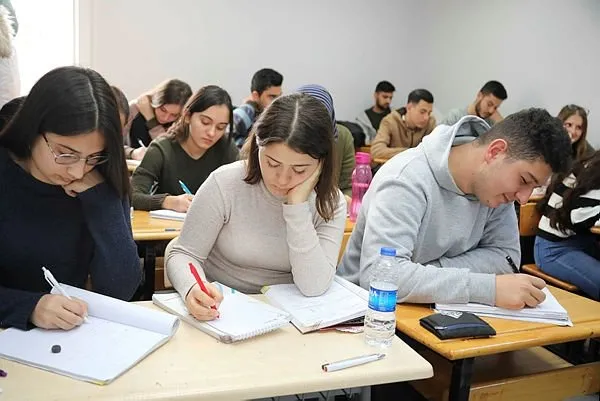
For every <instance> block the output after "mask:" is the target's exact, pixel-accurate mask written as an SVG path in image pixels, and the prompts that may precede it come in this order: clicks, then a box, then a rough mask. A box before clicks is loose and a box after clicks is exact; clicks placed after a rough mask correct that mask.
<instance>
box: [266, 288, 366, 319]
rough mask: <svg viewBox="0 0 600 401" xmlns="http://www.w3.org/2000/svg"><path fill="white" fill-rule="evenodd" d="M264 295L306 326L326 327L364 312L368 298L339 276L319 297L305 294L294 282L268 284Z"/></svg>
mask: <svg viewBox="0 0 600 401" xmlns="http://www.w3.org/2000/svg"><path fill="white" fill-rule="evenodd" d="M265 295H266V296H267V297H268V298H269V299H270V300H273V302H274V303H275V304H277V305H279V306H280V307H281V308H283V309H284V310H286V311H288V312H289V313H290V314H291V315H292V316H293V318H294V320H296V321H298V322H299V323H300V325H302V326H303V327H315V328H317V327H316V326H320V327H325V326H328V325H331V324H335V323H339V322H343V321H345V320H348V319H351V318H354V317H358V316H361V314H363V315H364V314H365V313H366V311H367V301H366V300H365V299H363V298H361V297H360V296H357V295H356V294H355V293H354V292H352V291H350V290H348V289H347V288H346V287H345V286H343V285H341V284H340V283H338V282H337V281H336V280H334V281H333V282H332V283H331V287H329V289H328V290H327V291H326V292H325V293H324V294H323V295H320V296H318V297H306V296H304V295H303V294H302V293H301V292H300V290H299V289H298V287H296V285H295V284H277V285H272V286H269V287H268V289H267V290H266V292H265Z"/></svg>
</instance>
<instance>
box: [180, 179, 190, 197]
mask: <svg viewBox="0 0 600 401" xmlns="http://www.w3.org/2000/svg"><path fill="white" fill-rule="evenodd" d="M179 186H180V187H181V189H183V192H185V193H186V194H188V195H193V193H192V191H190V189H189V188H188V187H187V186H186V185H185V184H184V183H183V181H181V180H179Z"/></svg>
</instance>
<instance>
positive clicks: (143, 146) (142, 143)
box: [138, 138, 146, 148]
mask: <svg viewBox="0 0 600 401" xmlns="http://www.w3.org/2000/svg"><path fill="white" fill-rule="evenodd" d="M138 143H139V144H140V146H141V147H142V148H145V147H146V145H144V142H142V140H141V139H140V138H138Z"/></svg>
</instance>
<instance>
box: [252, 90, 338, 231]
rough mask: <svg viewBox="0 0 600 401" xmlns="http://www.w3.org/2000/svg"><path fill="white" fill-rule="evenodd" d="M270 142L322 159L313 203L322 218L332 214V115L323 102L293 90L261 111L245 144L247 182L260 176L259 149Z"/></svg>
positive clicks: (334, 188)
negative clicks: (315, 198) (314, 202)
mask: <svg viewBox="0 0 600 401" xmlns="http://www.w3.org/2000/svg"><path fill="white" fill-rule="evenodd" d="M272 143H285V144H286V145H287V146H289V147H290V148H292V149H293V150H295V151H296V152H299V153H304V154H307V155H309V156H310V157H312V158H314V159H317V160H319V161H320V162H321V163H322V170H321V171H322V172H321V175H320V176H319V181H318V182H317V185H316V186H315V192H316V193H317V200H316V206H317V211H318V212H319V215H321V217H323V218H324V219H325V220H331V219H332V218H333V215H334V212H335V209H336V207H337V203H338V196H339V190H338V188H337V182H336V181H337V178H336V177H337V171H336V169H337V167H336V165H335V157H336V155H335V147H334V141H333V127H332V125H331V118H330V117H329V112H328V111H327V109H326V108H325V106H324V105H323V104H322V103H321V102H320V101H318V100H317V99H315V98H313V97H312V96H309V95H305V94H300V93H295V94H293V95H287V96H281V97H279V98H277V99H275V100H274V101H273V103H271V105H270V106H269V107H267V108H266V109H265V111H263V112H262V114H261V115H260V117H259V118H258V120H257V121H256V122H255V123H254V126H253V127H252V131H251V133H250V135H249V136H248V139H247V140H246V143H245V144H244V149H243V153H245V154H246V155H247V156H248V161H247V164H246V165H247V168H246V177H245V178H244V181H245V182H247V183H248V184H257V183H259V182H260V181H261V180H262V172H261V170H260V164H259V160H258V158H259V156H258V149H259V147H260V146H268V145H269V144H272Z"/></svg>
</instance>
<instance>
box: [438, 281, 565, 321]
mask: <svg viewBox="0 0 600 401" xmlns="http://www.w3.org/2000/svg"><path fill="white" fill-rule="evenodd" d="M542 291H543V292H544V294H546V299H545V300H544V302H542V303H541V304H539V305H538V306H536V307H535V308H527V307H526V308H523V309H521V310H512V309H504V308H499V307H497V306H489V305H483V304H476V303H468V304H435V310H437V311H439V312H445V311H458V312H470V313H473V314H475V315H478V316H486V317H496V318H500V319H512V320H522V321H526V322H536V323H549V324H556V325H558V326H573V323H572V322H571V319H570V318H569V314H568V313H567V311H566V309H565V308H563V307H562V305H561V304H560V303H559V302H558V300H557V299H556V298H555V297H554V295H552V293H551V292H550V290H548V287H545V288H544V289H543V290H542Z"/></svg>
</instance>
